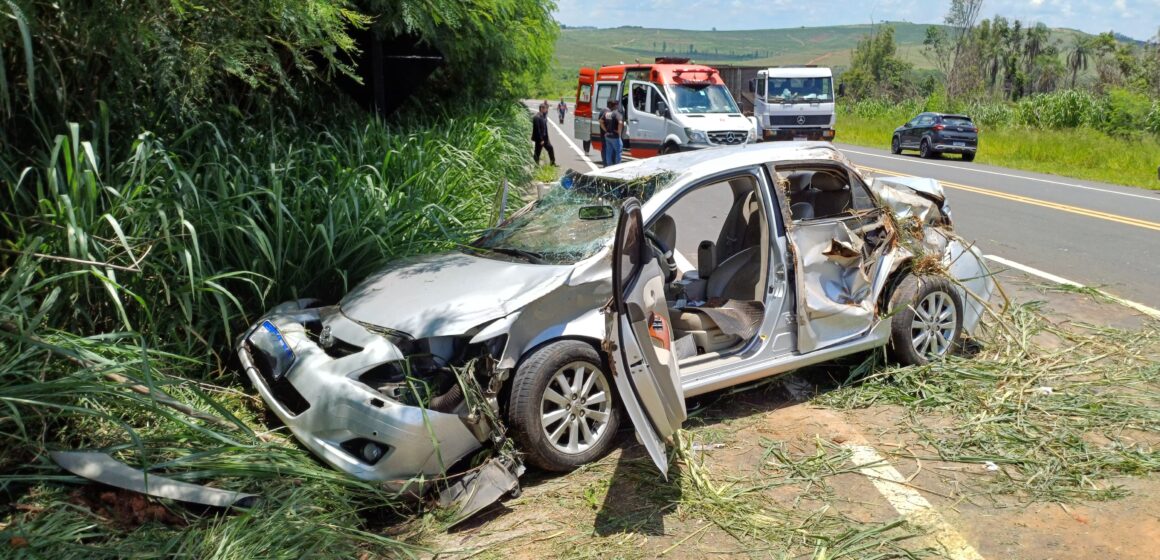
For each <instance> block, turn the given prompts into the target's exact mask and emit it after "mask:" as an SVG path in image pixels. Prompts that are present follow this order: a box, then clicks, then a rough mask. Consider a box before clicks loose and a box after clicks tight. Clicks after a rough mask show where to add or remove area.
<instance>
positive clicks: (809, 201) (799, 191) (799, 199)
mask: <svg viewBox="0 0 1160 560" xmlns="http://www.w3.org/2000/svg"><path fill="white" fill-rule="evenodd" d="M813 176H814V172H813V171H795V172H793V173H790V174H789V176H788V177H786V180H787V181H788V182H789V186H788V187H787V188H786V191H785V194H786V196H787V197H789V204H790V206H789V213H790V217H791V218H793V220H794V221H795V222H796V221H800V220H811V219H813V217H814V195H815V193H816V192H817V191H813V190H812V189H811V188H810V183H811V181H812V179H813Z"/></svg>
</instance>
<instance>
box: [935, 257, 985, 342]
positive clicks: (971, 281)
mask: <svg viewBox="0 0 1160 560" xmlns="http://www.w3.org/2000/svg"><path fill="white" fill-rule="evenodd" d="M943 255H944V256H943V259H944V266H945V267H946V269H947V275H948V276H949V277H950V278H953V279H956V281H957V282H958V283H959V284H960V285H961V286H962V288H963V289H964V290H965V291H966V293H964V294H963V295H962V298H961V299H962V300H963V308H964V309H963V330H964V331H966V332H968V333H973V332H974V331H975V327H976V326H978V324H979V321H980V320H981V319H982V317H983V312H984V307H986V303H985V302H988V301H990V300H991V296H992V295H993V294H994V293H995V278H994V277H993V276H992V274H991V270H990V269H989V268H987V263H986V262H985V261H984V260H983V253H981V252H980V251H979V250H978V249H977V248H975V247H973V246H971V245H968V244H967V243H966V242H964V241H963V240H962V239H961V238H959V237H958V236H953V237H951V238H950V239H949V240H948V242H947V245H946V251H945V252H944V253H943Z"/></svg>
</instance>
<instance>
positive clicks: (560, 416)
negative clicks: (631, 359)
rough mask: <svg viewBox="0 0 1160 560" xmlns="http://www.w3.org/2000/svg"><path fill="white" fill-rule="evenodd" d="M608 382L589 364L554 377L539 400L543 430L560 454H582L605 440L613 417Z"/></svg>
mask: <svg viewBox="0 0 1160 560" xmlns="http://www.w3.org/2000/svg"><path fill="white" fill-rule="evenodd" d="M611 394H612V393H611V391H610V390H609V385H608V379H607V377H605V375H604V372H602V371H600V368H598V367H596V366H595V365H593V364H590V363H588V362H572V363H569V364H567V365H565V366H563V367H561V368H560V369H558V370H556V372H555V373H553V374H552V378H551V380H549V381H548V386H547V387H545V388H544V394H543V396H542V397H541V398H540V426H541V428H540V429H541V430H542V431H543V433H544V436H545V437H547V438H548V443H550V444H551V445H552V447H553V448H555V449H556V450H557V451H560V452H562V453H568V454H576V453H583V452H585V451H587V450H588V449H591V448H592V446H593V445H596V444H597V442H599V441H600V440H601V438H603V437H604V435H605V431H606V429H607V427H608V420H609V418H610V417H611V414H612V399H611Z"/></svg>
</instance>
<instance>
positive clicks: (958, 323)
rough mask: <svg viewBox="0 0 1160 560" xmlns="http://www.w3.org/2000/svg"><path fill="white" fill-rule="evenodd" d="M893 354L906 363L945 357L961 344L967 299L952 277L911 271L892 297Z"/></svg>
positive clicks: (891, 346)
mask: <svg viewBox="0 0 1160 560" xmlns="http://www.w3.org/2000/svg"><path fill="white" fill-rule="evenodd" d="M889 309H890V312H891V313H893V316H892V317H891V318H890V345H889V350H890V355H891V357H893V358H894V359H895V360H897V361H898V362H899V363H901V364H903V365H922V364H926V363H928V362H930V361H931V360H932V359H935V360H937V359H941V358H944V357H946V356H948V355H950V354H951V353H953V352H956V351H957V350H958V349H959V347H960V339H961V338H962V335H963V300H962V297H961V296H960V295H959V292H958V290H956V289H955V287H954V285H953V284H952V283H951V281H950V280H947V279H946V278H943V277H941V276H916V275H913V274H908V275H906V277H904V278H903V279H902V281H901V282H899V283H898V286H897V287H896V288H895V289H894V292H893V294H891V296H890V308H889Z"/></svg>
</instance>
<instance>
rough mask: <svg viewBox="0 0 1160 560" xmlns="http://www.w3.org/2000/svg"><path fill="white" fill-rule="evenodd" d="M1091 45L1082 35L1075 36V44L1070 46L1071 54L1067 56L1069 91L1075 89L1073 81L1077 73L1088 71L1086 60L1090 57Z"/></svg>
mask: <svg viewBox="0 0 1160 560" xmlns="http://www.w3.org/2000/svg"><path fill="white" fill-rule="evenodd" d="M1091 47H1092V44H1091V41H1090V40H1088V38H1087V37H1084V36H1083V35H1076V36H1075V42H1074V43H1073V44H1072V46H1071V52H1069V53H1068V54H1067V68H1068V70H1071V89H1075V79H1076V77H1077V76H1078V75H1079V73H1080V72H1081V71H1083V70H1087V69H1088V59H1089V58H1091V55H1092V52H1091V51H1092V48H1091Z"/></svg>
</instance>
